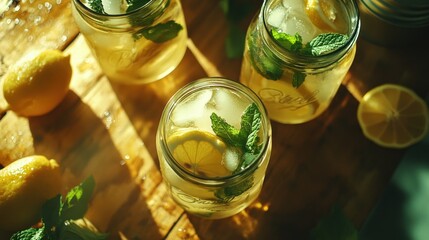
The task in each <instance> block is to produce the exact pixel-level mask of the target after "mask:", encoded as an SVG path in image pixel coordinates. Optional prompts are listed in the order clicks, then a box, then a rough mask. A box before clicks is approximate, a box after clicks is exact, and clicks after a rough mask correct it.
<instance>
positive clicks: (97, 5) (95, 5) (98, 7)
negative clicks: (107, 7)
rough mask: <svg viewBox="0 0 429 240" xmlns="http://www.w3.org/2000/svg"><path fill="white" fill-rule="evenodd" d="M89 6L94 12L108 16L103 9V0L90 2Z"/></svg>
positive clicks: (91, 0)
mask: <svg viewBox="0 0 429 240" xmlns="http://www.w3.org/2000/svg"><path fill="white" fill-rule="evenodd" d="M88 3H89V6H90V7H91V9H92V10H93V11H95V12H96V13H99V14H106V12H105V11H104V8H103V4H102V3H101V0H88Z"/></svg>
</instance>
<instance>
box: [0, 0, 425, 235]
mask: <svg viewBox="0 0 429 240" xmlns="http://www.w3.org/2000/svg"><path fill="white" fill-rule="evenodd" d="M241 2H245V3H246V4H249V5H250V6H251V7H252V9H253V10H252V11H253V12H252V14H253V13H254V12H255V11H256V9H258V8H259V7H260V5H261V4H262V1H261V0H255V1H241ZM182 5H183V8H184V12H185V17H186V23H187V28H188V33H189V42H188V43H189V47H188V50H187V52H186V55H185V57H184V59H183V61H182V62H181V63H180V65H179V66H178V68H177V69H176V70H175V71H174V72H173V73H172V74H170V75H169V76H167V77H165V78H164V79H162V80H160V81H157V82H154V83H151V84H147V85H138V86H127V85H119V84H114V83H111V82H109V81H108V79H107V78H106V77H105V76H104V75H103V73H102V72H101V71H100V69H99V67H98V65H97V63H96V62H95V60H94V58H93V57H92V55H91V53H90V51H89V49H88V47H87V45H86V43H85V41H84V39H83V37H82V36H81V35H80V34H79V30H78V28H77V26H76V25H75V23H74V20H73V18H72V16H71V10H70V0H21V1H17V3H16V4H15V5H14V7H11V8H10V9H9V10H8V11H6V12H5V13H3V14H1V15H0V76H1V75H3V74H4V73H5V72H6V71H7V70H8V68H9V67H10V66H12V65H13V64H14V63H15V62H16V61H18V60H19V59H20V58H21V57H22V56H24V55H26V54H27V53H30V52H32V51H34V50H40V49H47V48H55V49H61V50H63V51H64V52H66V53H68V54H70V55H71V64H72V66H73V77H72V81H71V91H70V92H69V93H68V95H67V96H66V99H65V100H64V101H63V102H62V103H61V104H60V105H59V106H58V107H57V108H56V109H54V110H53V111H52V112H50V113H49V114H46V115H44V116H40V117H32V118H25V117H21V116H18V115H16V114H15V113H14V112H11V111H9V112H7V113H6V114H4V115H3V116H1V120H0V160H1V162H2V163H3V165H5V164H7V162H11V161H14V160H16V159H19V158H21V157H24V156H28V155H32V154H41V155H45V156H47V157H48V158H53V159H56V160H57V161H58V162H59V163H60V165H61V169H62V172H63V192H66V191H67V190H68V189H69V188H70V187H72V186H74V185H76V184H78V183H79V182H80V181H81V180H83V179H84V178H85V177H86V176H88V175H91V174H92V175H94V177H95V180H96V184H97V186H96V191H95V194H94V196H93V199H92V202H91V206H90V209H89V210H88V212H87V214H86V217H87V218H89V219H90V220H91V221H92V222H93V223H94V224H95V226H96V227H98V228H99V229H100V230H101V231H106V232H109V233H110V236H111V239H306V238H307V237H308V234H309V231H310V230H311V229H312V228H314V226H315V225H316V224H317V222H318V221H319V220H320V218H321V217H323V216H324V215H326V214H327V213H328V212H329V210H330V209H331V207H332V206H333V205H334V204H338V205H339V206H340V207H341V208H342V209H343V211H344V213H345V214H346V216H347V217H348V218H349V219H350V220H351V221H352V223H354V224H355V226H356V227H357V228H360V227H361V226H362V224H363V223H364V222H365V220H366V219H367V217H368V215H369V213H370V211H371V210H372V209H373V208H374V206H375V204H376V203H377V200H378V199H379V198H380V196H381V194H382V193H383V189H384V188H385V186H386V185H387V183H388V181H389V179H390V177H391V176H392V173H393V171H394V170H395V167H396V166H397V165H398V163H399V161H400V159H401V157H402V155H403V154H404V152H405V151H406V149H402V150H395V149H387V148H382V147H379V146H377V145H376V144H374V143H372V142H371V141H369V140H367V139H366V138H365V137H364V136H363V134H362V132H361V129H360V127H359V125H358V122H357V118H356V112H357V106H358V103H359V102H358V99H359V98H360V97H361V96H362V95H363V94H364V93H365V92H366V91H368V90H369V89H371V88H372V87H374V86H377V85H379V84H382V83H385V82H392V83H398V84H403V85H406V86H409V87H410V88H412V89H414V90H416V92H417V93H418V94H420V95H421V96H423V97H424V96H428V93H429V87H428V86H429V81H428V80H429V79H428V77H427V74H425V73H426V71H427V70H428V67H429V64H428V61H427V56H429V50H428V47H419V48H417V47H415V46H414V47H413V48H396V49H389V48H384V47H381V46H378V45H374V44H371V43H370V42H368V41H366V40H365V39H363V38H359V40H358V43H357V46H358V47H357V49H358V50H357V54H356V58H355V62H354V63H353V66H352V68H351V70H350V71H349V74H348V75H347V77H346V79H345V80H344V84H343V85H342V86H341V87H340V89H339V91H338V94H337V95H336V96H335V98H334V100H333V103H332V105H331V106H330V108H329V109H328V110H327V111H326V112H325V113H324V114H322V115H321V116H320V117H318V118H317V119H315V120H313V121H310V122H308V123H305V124H299V125H284V124H279V123H276V122H272V127H273V151H272V156H271V160H270V164H269V166H268V169H267V174H266V179H265V184H264V187H263V190H262V192H261V194H260V196H259V198H258V199H257V201H256V202H254V203H253V204H252V205H251V206H250V207H248V208H247V209H245V210H244V211H242V212H241V213H239V214H237V215H235V216H233V217H230V218H227V219H223V220H205V219H200V218H198V217H195V216H192V215H188V214H186V213H185V212H184V211H183V210H182V209H181V208H180V207H178V206H177V205H176V204H175V203H174V202H173V201H172V199H171V198H170V197H169V195H168V193H167V192H166V186H165V184H164V183H163V181H162V177H161V174H160V171H159V164H158V157H157V155H156V149H155V133H156V129H157V126H158V121H159V118H160V115H161V111H162V109H163V107H164V105H165V104H166V102H167V101H168V99H169V98H170V97H171V96H172V95H173V93H174V92H175V91H176V90H177V89H179V88H180V87H182V86H183V85H185V84H186V83H188V82H190V81H193V80H196V79H198V78H202V77H206V76H220V75H221V76H224V77H227V78H230V79H233V80H237V81H238V78H239V72H240V66H241V58H238V59H229V58H227V56H226V54H225V51H224V39H225V37H226V35H227V29H228V22H227V21H226V19H225V15H224V14H223V12H222V10H221V8H220V6H219V1H218V0H204V1H201V0H182ZM252 14H250V15H249V16H248V17H247V18H246V19H244V20H243V21H242V23H241V24H242V26H243V28H244V29H245V28H246V26H247V24H248V22H249V20H250V19H251V17H252V16H251V15H252ZM362 27H363V28H365V27H371V26H365V25H363V26H362ZM0 81H1V80H0ZM4 104H5V102H4V100H3V99H2V96H1V95H0V106H1V105H4ZM0 167H1V166H0ZM0 217H5V216H2V215H1V213H0ZM0 238H1V236H0Z"/></svg>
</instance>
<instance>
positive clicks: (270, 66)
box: [248, 32, 283, 80]
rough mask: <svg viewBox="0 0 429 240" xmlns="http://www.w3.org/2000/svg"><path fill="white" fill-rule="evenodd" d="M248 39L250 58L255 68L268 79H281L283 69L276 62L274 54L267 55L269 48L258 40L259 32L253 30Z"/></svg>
mask: <svg viewBox="0 0 429 240" xmlns="http://www.w3.org/2000/svg"><path fill="white" fill-rule="evenodd" d="M248 40H249V44H248V45H249V46H248V47H249V54H250V60H251V63H252V65H253V67H254V68H255V70H256V71H257V72H258V73H259V74H261V75H262V76H263V77H264V78H266V79H270V80H278V79H280V78H281V77H282V75H283V69H282V68H281V67H280V66H279V65H278V64H277V63H276V60H274V56H273V55H267V54H269V50H265V47H264V46H261V44H260V43H259V42H256V40H257V32H253V33H252V34H251V35H250V37H249V38H248ZM278 61H280V60H278Z"/></svg>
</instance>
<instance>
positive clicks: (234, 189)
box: [215, 175, 254, 202]
mask: <svg viewBox="0 0 429 240" xmlns="http://www.w3.org/2000/svg"><path fill="white" fill-rule="evenodd" d="M253 180H254V176H253V175H252V176H251V177H249V178H247V179H245V180H244V181H242V182H239V183H237V184H236V185H232V186H228V187H225V188H221V189H218V190H217V191H216V192H215V196H216V197H217V198H218V199H219V200H221V201H222V202H230V201H231V200H232V199H234V198H235V197H236V196H239V195H241V194H242V193H244V192H246V191H247V190H249V189H250V188H251V187H252V186H253Z"/></svg>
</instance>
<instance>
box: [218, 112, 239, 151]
mask: <svg viewBox="0 0 429 240" xmlns="http://www.w3.org/2000/svg"><path fill="white" fill-rule="evenodd" d="M210 120H211V122H212V129H213V131H214V132H215V133H216V135H218V136H219V137H220V138H222V140H224V141H225V142H226V143H227V144H229V145H232V146H235V147H241V146H242V142H243V140H240V138H239V133H240V131H239V130H237V129H236V128H235V127H233V126H231V125H230V124H229V123H227V122H226V121H225V119H223V118H221V117H219V116H218V115H217V114H216V113H212V114H211V115H210Z"/></svg>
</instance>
